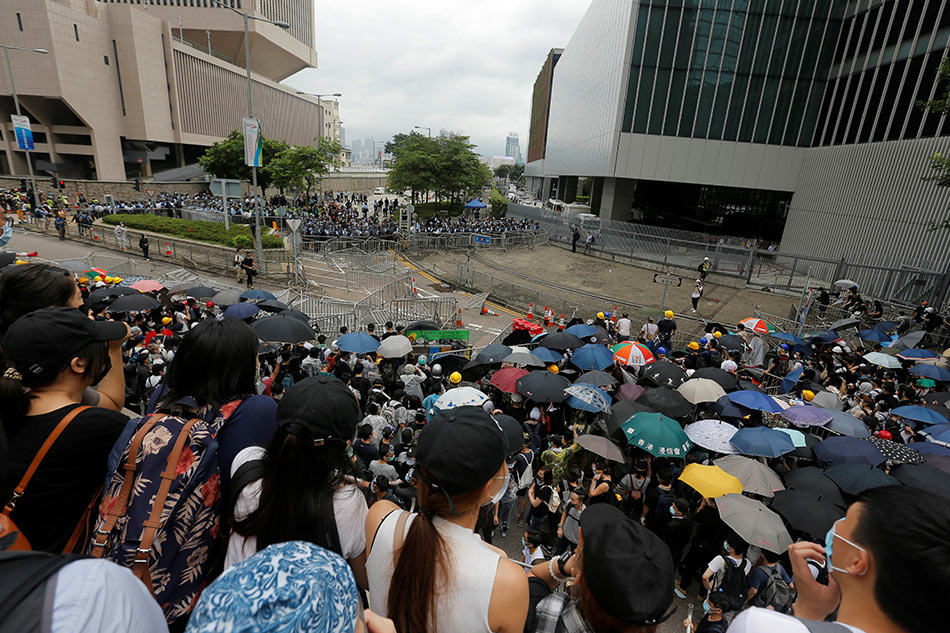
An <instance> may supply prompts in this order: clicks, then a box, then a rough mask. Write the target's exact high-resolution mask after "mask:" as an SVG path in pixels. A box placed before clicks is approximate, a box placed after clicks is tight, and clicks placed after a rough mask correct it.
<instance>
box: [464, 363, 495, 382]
mask: <svg viewBox="0 0 950 633" xmlns="http://www.w3.org/2000/svg"><path fill="white" fill-rule="evenodd" d="M493 369H501V363H500V362H499V363H483V362H482V361H480V360H479V359H477V358H475V359H473V360H470V361H468V362H466V363H465V364H464V365H463V366H462V369H460V370H459V373H461V374H462V379H463V380H467V381H468V382H475V381H478V380H481V379H482V378H484V377H485V376H487V375H488V372H490V371H491V370H493Z"/></svg>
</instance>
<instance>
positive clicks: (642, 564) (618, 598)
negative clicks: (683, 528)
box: [580, 503, 674, 626]
mask: <svg viewBox="0 0 950 633" xmlns="http://www.w3.org/2000/svg"><path fill="white" fill-rule="evenodd" d="M580 523H581V533H582V534H583V536H584V568H583V574H584V582H586V583H587V587H588V588H589V589H590V592H591V594H593V596H594V600H595V601H596V602H597V605H598V606H599V607H600V608H601V609H603V610H604V611H606V612H607V613H609V614H610V615H612V616H613V617H615V618H617V619H618V620H621V621H622V622H624V623H626V624H632V625H641V626H643V625H652V624H657V623H659V622H662V621H664V620H665V619H667V618H668V617H669V616H670V615H672V612H670V613H667V609H669V607H670V605H671V604H672V603H673V580H674V577H673V556H672V555H671V554H670V548H669V547H667V546H666V544H665V543H664V542H663V541H661V540H660V538H659V537H658V536H656V535H655V534H654V533H653V532H651V531H649V530H647V529H646V528H645V527H643V526H641V525H640V524H639V523H634V522H633V521H631V520H630V519H628V518H627V517H626V515H624V513H623V512H621V511H620V510H619V509H617V508H615V507H613V506H611V505H608V504H605V503H599V504H596V505H592V506H589V507H588V508H587V509H586V510H584V512H583V514H581V519H580Z"/></svg>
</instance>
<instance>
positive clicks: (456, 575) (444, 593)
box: [366, 511, 501, 633]
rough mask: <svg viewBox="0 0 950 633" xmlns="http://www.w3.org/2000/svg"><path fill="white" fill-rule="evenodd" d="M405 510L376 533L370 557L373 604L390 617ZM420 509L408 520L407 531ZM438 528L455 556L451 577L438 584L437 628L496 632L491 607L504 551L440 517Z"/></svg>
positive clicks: (467, 632) (393, 514)
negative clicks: (398, 534)
mask: <svg viewBox="0 0 950 633" xmlns="http://www.w3.org/2000/svg"><path fill="white" fill-rule="evenodd" d="M400 514H401V512H399V511H393V512H391V513H389V515H388V516H386V518H385V519H383V522H382V523H381V524H380V526H379V529H378V530H377V532H376V538H375V539H374V541H373V548H372V550H370V553H369V556H368V557H367V559H366V572H367V575H368V576H369V606H370V608H371V609H372V610H373V611H374V612H376V613H377V614H379V615H381V616H383V617H389V614H388V611H389V609H388V608H387V606H388V605H387V603H388V602H389V585H390V583H391V582H392V576H393V537H394V535H395V531H396V522H397V520H398V518H399V515H400ZM416 517H417V515H416V514H411V515H409V518H408V520H407V521H406V528H405V531H406V534H408V533H409V526H410V524H411V523H412V522H413V521H414V520H415V519H416ZM433 523H434V524H435V528H436V530H438V532H439V534H440V535H441V536H442V538H443V539H445V544H446V548H445V549H446V554H447V555H448V557H449V560H448V565H447V567H446V568H447V569H448V572H449V575H450V577H449V579H448V582H447V583H446V584H445V585H444V586H438V585H436V589H437V590H438V591H439V595H438V598H437V599H436V602H435V606H436V617H435V622H436V631H438V633H491V628H490V627H489V625H488V606H489V604H490V603H491V594H492V589H493V588H494V586H495V573H496V572H497V570H498V562H499V560H500V559H501V555H500V554H498V552H496V551H495V550H493V549H491V548H490V547H489V546H488V545H486V544H485V543H484V542H483V541H482V540H481V539H480V538H479V537H478V535H476V534H475V533H474V532H472V531H471V530H468V529H466V528H463V527H462V526H459V525H456V524H454V523H450V522H449V521H445V520H443V519H440V518H439V517H435V518H434V519H433Z"/></svg>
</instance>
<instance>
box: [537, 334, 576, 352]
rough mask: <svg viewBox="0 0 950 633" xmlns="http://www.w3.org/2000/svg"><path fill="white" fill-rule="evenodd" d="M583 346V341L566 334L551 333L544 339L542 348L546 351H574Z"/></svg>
mask: <svg viewBox="0 0 950 633" xmlns="http://www.w3.org/2000/svg"><path fill="white" fill-rule="evenodd" d="M583 345H584V341H582V340H581V339H579V338H577V337H576V336H574V335H573V334H568V333H567V332H553V333H551V334H548V335H547V336H545V337H544V346H545V347H547V348H548V349H554V350H565V349H574V348H575V347H581V346H583Z"/></svg>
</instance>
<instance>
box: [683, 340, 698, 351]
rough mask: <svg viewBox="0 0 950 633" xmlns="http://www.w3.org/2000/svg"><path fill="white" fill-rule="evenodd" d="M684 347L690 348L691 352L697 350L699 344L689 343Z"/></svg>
mask: <svg viewBox="0 0 950 633" xmlns="http://www.w3.org/2000/svg"><path fill="white" fill-rule="evenodd" d="M686 347H688V348H690V349H693V350H697V349H699V343H697V342H696V341H690V342H689V344H688V345H687V346H686Z"/></svg>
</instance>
